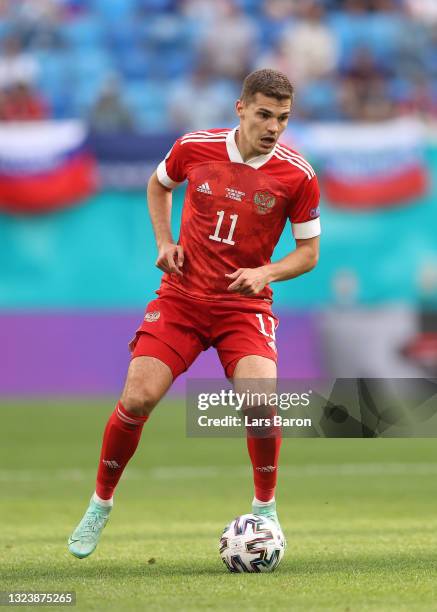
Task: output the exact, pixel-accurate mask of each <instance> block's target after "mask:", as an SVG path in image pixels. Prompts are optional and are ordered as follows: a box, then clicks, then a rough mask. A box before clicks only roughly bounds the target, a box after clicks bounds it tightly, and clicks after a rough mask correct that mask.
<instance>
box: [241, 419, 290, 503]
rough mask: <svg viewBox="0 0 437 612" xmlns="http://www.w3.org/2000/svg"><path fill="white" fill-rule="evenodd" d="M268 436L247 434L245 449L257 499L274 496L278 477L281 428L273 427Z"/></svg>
mask: <svg viewBox="0 0 437 612" xmlns="http://www.w3.org/2000/svg"><path fill="white" fill-rule="evenodd" d="M270 435H271V437H270V438H263V437H257V436H252V435H250V432H248V435H247V449H248V451H249V456H250V460H251V462H252V467H253V480H254V485H255V497H256V498H257V499H258V500H259V501H264V502H267V501H270V500H271V499H272V498H273V497H274V496H275V489H276V481H277V479H278V459H279V450H280V448H281V442H282V436H281V429H280V428H279V427H275V428H274V431H271V433H270Z"/></svg>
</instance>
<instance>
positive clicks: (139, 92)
mask: <svg viewBox="0 0 437 612" xmlns="http://www.w3.org/2000/svg"><path fill="white" fill-rule="evenodd" d="M168 89H169V87H168V84H166V83H165V82H163V81H161V82H154V81H145V80H141V81H131V82H129V83H126V85H125V87H124V89H123V98H124V100H125V102H126V104H127V106H128V107H129V108H130V110H131V111H132V113H133V115H134V116H135V118H136V120H137V122H138V124H139V126H140V127H141V128H143V129H149V130H155V131H158V130H160V129H165V128H166V127H167V125H166V124H167V118H166V111H167V92H168Z"/></svg>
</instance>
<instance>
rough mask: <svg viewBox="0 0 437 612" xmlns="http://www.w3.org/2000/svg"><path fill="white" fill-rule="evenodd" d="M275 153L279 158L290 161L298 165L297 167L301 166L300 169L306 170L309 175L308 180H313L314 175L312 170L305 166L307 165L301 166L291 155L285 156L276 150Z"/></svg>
mask: <svg viewBox="0 0 437 612" xmlns="http://www.w3.org/2000/svg"><path fill="white" fill-rule="evenodd" d="M274 155H275V157H277V158H278V159H282V160H283V161H288V163H290V164H292V165H293V166H296V168H299V169H300V170H302V172H305V174H306V175H307V177H308V180H311V179H312V178H313V176H314V175H313V174H310V172H309V171H308V170H307V169H306V168H305V166H301V165H300V164H299V163H298V162H297V161H296V160H294V159H291V158H290V157H284V156H283V155H282V153H279V152H278V151H275V153H274Z"/></svg>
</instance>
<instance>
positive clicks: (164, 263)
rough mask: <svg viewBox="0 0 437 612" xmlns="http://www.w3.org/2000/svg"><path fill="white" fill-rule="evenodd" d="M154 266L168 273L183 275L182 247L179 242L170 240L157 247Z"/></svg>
mask: <svg viewBox="0 0 437 612" xmlns="http://www.w3.org/2000/svg"><path fill="white" fill-rule="evenodd" d="M155 265H156V267H157V268H159V269H160V270H162V271H163V272H167V273H168V274H177V275H178V276H183V275H184V274H183V272H182V266H183V265H184V249H183V248H182V247H181V245H180V244H174V243H173V242H170V243H168V244H164V245H162V247H161V248H160V249H159V253H158V259H157V260H156V263H155Z"/></svg>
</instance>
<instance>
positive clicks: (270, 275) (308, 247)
mask: <svg viewBox="0 0 437 612" xmlns="http://www.w3.org/2000/svg"><path fill="white" fill-rule="evenodd" d="M319 245H320V237H319V236H314V238H307V239H302V238H301V239H299V238H296V249H295V250H294V251H292V252H291V253H289V254H288V255H286V256H285V257H283V258H282V259H280V260H279V261H276V262H275V263H271V264H268V265H267V266H264V268H266V270H265V274H266V276H267V283H273V282H275V281H283V280H289V279H291V278H296V277H297V276H300V275H301V274H305V273H306V272H310V271H311V270H312V269H313V268H315V267H316V265H317V262H318V261H319Z"/></svg>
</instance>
